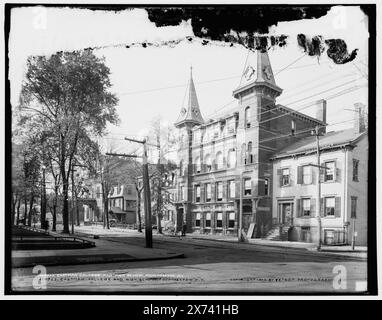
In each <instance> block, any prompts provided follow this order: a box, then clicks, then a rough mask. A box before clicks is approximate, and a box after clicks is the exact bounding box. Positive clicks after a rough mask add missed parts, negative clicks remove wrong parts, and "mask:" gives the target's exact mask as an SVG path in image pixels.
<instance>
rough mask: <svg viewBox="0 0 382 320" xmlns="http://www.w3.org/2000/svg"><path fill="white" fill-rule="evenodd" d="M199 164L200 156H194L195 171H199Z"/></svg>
mask: <svg viewBox="0 0 382 320" xmlns="http://www.w3.org/2000/svg"><path fill="white" fill-rule="evenodd" d="M200 171H201V165H200V157H196V159H195V172H196V173H200Z"/></svg>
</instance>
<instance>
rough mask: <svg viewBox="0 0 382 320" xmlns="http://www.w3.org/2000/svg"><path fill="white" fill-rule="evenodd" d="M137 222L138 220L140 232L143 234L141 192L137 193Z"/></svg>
mask: <svg viewBox="0 0 382 320" xmlns="http://www.w3.org/2000/svg"><path fill="white" fill-rule="evenodd" d="M137 220H138V232H142V217H141V192H140V191H137Z"/></svg>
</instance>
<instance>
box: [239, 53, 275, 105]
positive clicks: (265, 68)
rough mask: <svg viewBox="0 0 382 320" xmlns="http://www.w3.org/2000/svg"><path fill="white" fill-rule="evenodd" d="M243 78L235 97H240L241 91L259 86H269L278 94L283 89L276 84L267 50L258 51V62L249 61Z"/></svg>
mask: <svg viewBox="0 0 382 320" xmlns="http://www.w3.org/2000/svg"><path fill="white" fill-rule="evenodd" d="M242 80H243V81H241V82H240V85H239V87H238V88H237V89H236V90H234V92H233V95H234V97H235V98H237V97H238V94H239V93H241V92H243V91H246V90H248V89H250V88H252V87H259V86H266V87H269V88H270V89H273V90H274V91H275V93H276V94H277V95H280V94H281V92H282V89H281V88H280V87H278V86H277V85H276V81H275V77H274V75H273V71H272V66H271V62H270V60H269V56H268V52H267V51H261V50H257V51H256V62H253V61H252V62H248V64H247V65H246V66H245V68H244V72H243V75H242Z"/></svg>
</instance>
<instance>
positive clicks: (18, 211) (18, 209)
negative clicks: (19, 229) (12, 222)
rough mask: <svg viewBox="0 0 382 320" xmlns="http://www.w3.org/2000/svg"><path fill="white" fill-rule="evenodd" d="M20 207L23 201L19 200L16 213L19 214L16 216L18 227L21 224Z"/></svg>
mask: <svg viewBox="0 0 382 320" xmlns="http://www.w3.org/2000/svg"><path fill="white" fill-rule="evenodd" d="M20 205H21V199H20V198H19V199H18V201H17V209H16V212H17V215H16V219H17V220H16V225H18V224H19V221H20Z"/></svg>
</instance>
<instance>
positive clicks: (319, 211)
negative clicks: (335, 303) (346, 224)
mask: <svg viewBox="0 0 382 320" xmlns="http://www.w3.org/2000/svg"><path fill="white" fill-rule="evenodd" d="M314 134H315V136H316V143H317V168H318V170H317V172H318V173H317V213H316V217H317V229H318V231H317V233H318V236H317V250H318V251H319V250H321V229H322V228H321V209H322V208H321V180H320V176H321V174H320V173H321V170H322V169H321V164H320V132H319V127H318V126H316V128H315V130H314Z"/></svg>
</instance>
